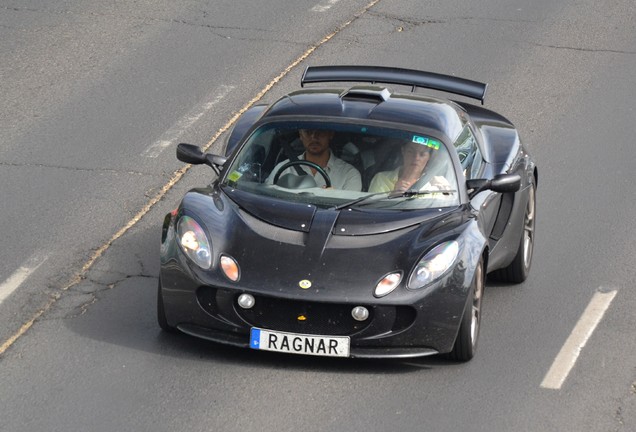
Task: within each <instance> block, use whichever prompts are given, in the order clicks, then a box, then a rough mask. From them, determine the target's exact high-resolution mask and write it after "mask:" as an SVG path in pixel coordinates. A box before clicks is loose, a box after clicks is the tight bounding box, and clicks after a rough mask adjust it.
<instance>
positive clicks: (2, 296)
mask: <svg viewBox="0 0 636 432" xmlns="http://www.w3.org/2000/svg"><path fill="white" fill-rule="evenodd" d="M47 258H48V257H47V256H41V255H40V254H35V255H32V256H31V257H30V258H29V259H28V260H26V261H25V262H24V265H22V266H21V267H20V268H19V269H17V270H16V271H14V272H13V274H12V275H11V276H9V278H8V279H7V280H5V281H4V282H3V283H2V284H0V304H2V302H3V301H5V300H6V298H7V297H9V296H10V295H11V294H12V293H13V292H14V291H15V290H16V289H18V287H19V286H20V285H22V283H23V282H24V281H25V280H26V279H27V278H28V277H29V276H31V274H32V273H33V272H34V271H36V270H37V269H38V267H40V266H41V265H42V264H43V263H44V261H46V259H47Z"/></svg>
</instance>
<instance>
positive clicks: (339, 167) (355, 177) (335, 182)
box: [265, 150, 362, 191]
mask: <svg viewBox="0 0 636 432" xmlns="http://www.w3.org/2000/svg"><path fill="white" fill-rule="evenodd" d="M298 159H299V160H305V154H304V153H303V154H302V155H300V156H299V157H298ZM287 162H289V159H288V160H286V161H283V162H281V163H279V164H278V165H276V166H275V167H274V169H273V170H272V172H271V174H270V175H269V177H267V179H266V180H265V183H267V184H272V183H274V176H275V175H276V173H277V172H278V170H279V169H280V168H281V167H282V166H283V165H285V164H286V163H287ZM296 166H297V167H299V168H300V169H302V170H303V171H304V172H306V173H307V174H309V175H310V176H313V178H314V180H316V184H317V185H318V187H324V186H326V183H325V179H324V178H323V176H322V175H321V174H320V173H319V172H318V171H316V174H313V175H312V173H311V168H310V167H309V166H308V165H296ZM324 170H325V172H326V173H327V175H328V176H329V179H330V180H331V187H332V188H334V189H346V190H352V191H360V190H362V179H361V177H360V172H359V171H358V170H357V169H355V167H354V166H353V165H350V164H348V163H347V162H345V161H343V160H342V159H339V158H337V157H336V156H334V154H333V153H331V150H330V151H329V161H328V162H327V166H326V167H325V168H324ZM287 173H291V174H296V175H297V174H298V172H297V171H296V168H295V167H289V168H287V169H286V170H285V171H283V172H282V173H281V175H283V174H287Z"/></svg>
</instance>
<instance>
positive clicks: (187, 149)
mask: <svg viewBox="0 0 636 432" xmlns="http://www.w3.org/2000/svg"><path fill="white" fill-rule="evenodd" d="M177 159H179V160H180V161H181V162H185V163H189V164H193V165H201V164H204V163H206V162H207V159H206V158H205V153H203V152H202V151H201V149H200V148H199V147H197V146H195V145H192V144H185V143H181V144H178V145H177Z"/></svg>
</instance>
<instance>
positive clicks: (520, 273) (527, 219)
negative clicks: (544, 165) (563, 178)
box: [493, 182, 537, 284]
mask: <svg viewBox="0 0 636 432" xmlns="http://www.w3.org/2000/svg"><path fill="white" fill-rule="evenodd" d="M536 216H537V205H536V186H535V185H534V182H533V183H531V184H530V188H529V189H528V204H527V205H526V211H525V213H524V215H523V233H522V234H521V240H520V241H519V247H518V248H517V254H516V255H515V258H514V260H513V261H512V262H511V263H510V264H509V265H508V267H505V268H502V269H500V270H497V271H495V272H493V276H494V277H495V279H496V280H498V281H501V282H507V283H515V284H518V283H521V282H523V281H525V280H526V279H527V277H528V274H529V273H530V267H531V265H532V252H533V250H534V226H535V222H536Z"/></svg>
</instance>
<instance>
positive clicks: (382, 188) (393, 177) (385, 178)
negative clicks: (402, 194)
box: [369, 168, 400, 192]
mask: <svg viewBox="0 0 636 432" xmlns="http://www.w3.org/2000/svg"><path fill="white" fill-rule="evenodd" d="M399 174H400V168H396V169H394V170H393V171H382V172H379V173H377V174H376V175H374V176H373V179H372V180H371V184H370V185H369V192H391V191H392V190H393V189H394V188H395V184H396V183H397V181H398V175H399Z"/></svg>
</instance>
